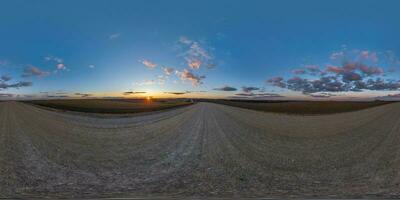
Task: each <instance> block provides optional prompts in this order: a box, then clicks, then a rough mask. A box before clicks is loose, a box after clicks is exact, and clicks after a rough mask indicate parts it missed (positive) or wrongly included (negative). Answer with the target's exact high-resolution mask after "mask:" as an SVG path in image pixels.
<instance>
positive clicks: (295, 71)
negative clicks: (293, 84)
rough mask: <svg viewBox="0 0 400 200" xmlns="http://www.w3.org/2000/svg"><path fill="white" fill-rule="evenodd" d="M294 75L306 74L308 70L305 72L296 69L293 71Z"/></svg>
mask: <svg viewBox="0 0 400 200" xmlns="http://www.w3.org/2000/svg"><path fill="white" fill-rule="evenodd" d="M292 73H293V74H305V73H306V70H304V69H294V70H292Z"/></svg>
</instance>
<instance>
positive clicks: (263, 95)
mask: <svg viewBox="0 0 400 200" xmlns="http://www.w3.org/2000/svg"><path fill="white" fill-rule="evenodd" d="M235 95H236V96H242V97H284V96H282V95H280V94H275V93H238V94H235Z"/></svg>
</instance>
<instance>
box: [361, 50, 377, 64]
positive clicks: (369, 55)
mask: <svg viewBox="0 0 400 200" xmlns="http://www.w3.org/2000/svg"><path fill="white" fill-rule="evenodd" d="M359 56H360V58H362V59H364V60H369V61H371V62H374V63H376V62H378V61H379V59H378V55H377V53H376V52H370V51H368V50H364V51H361V52H360V53H359Z"/></svg>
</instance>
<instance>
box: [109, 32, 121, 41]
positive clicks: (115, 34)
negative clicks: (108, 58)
mask: <svg viewBox="0 0 400 200" xmlns="http://www.w3.org/2000/svg"><path fill="white" fill-rule="evenodd" d="M120 36H121V34H120V33H113V34H111V35H110V36H109V37H108V38H109V39H110V40H113V39H117V38H119V37H120Z"/></svg>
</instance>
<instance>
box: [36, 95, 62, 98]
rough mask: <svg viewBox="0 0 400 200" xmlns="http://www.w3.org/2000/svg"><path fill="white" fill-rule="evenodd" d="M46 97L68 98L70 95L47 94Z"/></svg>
mask: <svg viewBox="0 0 400 200" xmlns="http://www.w3.org/2000/svg"><path fill="white" fill-rule="evenodd" d="M30 97H32V96H30ZM46 97H47V98H68V97H70V96H68V95H47V96H46Z"/></svg>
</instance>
